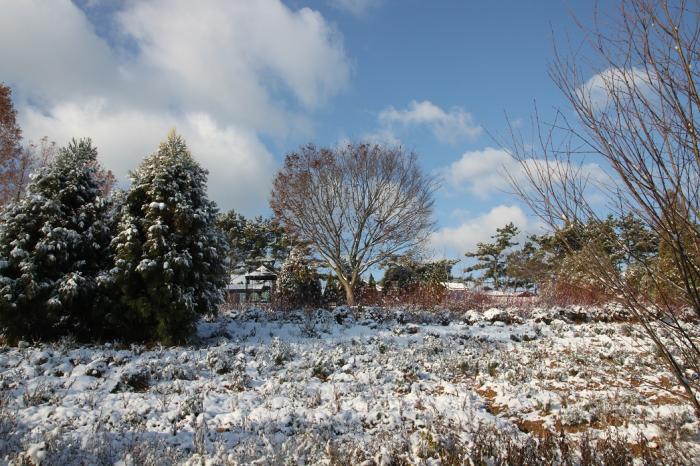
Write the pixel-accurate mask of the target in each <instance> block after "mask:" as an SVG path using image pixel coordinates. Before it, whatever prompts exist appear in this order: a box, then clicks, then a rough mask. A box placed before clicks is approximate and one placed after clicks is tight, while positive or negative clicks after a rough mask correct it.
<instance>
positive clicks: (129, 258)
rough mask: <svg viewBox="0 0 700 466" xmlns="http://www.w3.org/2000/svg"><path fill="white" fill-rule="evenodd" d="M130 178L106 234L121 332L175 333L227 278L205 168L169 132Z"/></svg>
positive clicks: (183, 331)
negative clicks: (112, 232) (110, 230)
mask: <svg viewBox="0 0 700 466" xmlns="http://www.w3.org/2000/svg"><path fill="white" fill-rule="evenodd" d="M131 178H132V180H131V181H132V184H131V188H130V189H129V191H128V193H127V195H126V199H125V202H124V206H123V207H122V209H121V213H120V218H119V224H118V227H117V232H116V236H115V238H114V240H113V241H112V248H113V250H114V254H115V260H114V269H113V270H112V274H113V275H114V285H115V287H116V290H117V293H116V294H117V296H119V299H118V303H117V309H118V311H119V312H120V313H121V316H120V318H119V319H118V320H119V321H121V324H122V325H125V326H126V327H125V329H124V331H123V332H121V333H125V334H126V333H128V334H130V335H132V336H133V337H135V338H136V339H139V340H141V339H157V340H159V341H162V342H164V343H172V342H178V341H182V340H184V339H185V338H186V337H188V336H190V335H191V334H192V333H193V331H194V325H195V322H196V320H197V318H199V316H201V315H204V314H212V313H215V312H216V310H217V306H218V304H219V303H220V302H221V301H222V299H223V296H222V291H221V290H222V289H223V287H224V286H225V285H226V279H227V275H226V270H225V266H224V265H225V264H224V260H225V255H226V251H227V246H226V242H225V239H224V237H223V235H222V234H221V232H220V230H218V229H217V228H216V227H215V220H216V215H217V209H216V206H215V204H214V203H213V202H211V201H209V200H208V199H207V195H206V180H207V172H206V170H204V169H203V168H201V167H200V166H199V165H198V164H197V162H195V160H194V159H193V158H192V155H191V154H190V151H189V150H188V149H187V146H186V145H185V142H184V141H183V140H182V138H181V137H180V136H178V135H176V134H175V133H174V132H173V133H171V134H170V135H169V136H168V139H167V140H166V141H165V142H163V143H162V144H161V145H160V147H159V149H158V151H157V152H156V153H155V154H153V155H151V156H150V157H148V158H146V159H145V160H144V161H143V163H142V164H141V166H140V167H139V168H138V169H136V170H135V171H134V172H133V173H132V175H131Z"/></svg>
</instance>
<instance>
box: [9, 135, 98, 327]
mask: <svg viewBox="0 0 700 466" xmlns="http://www.w3.org/2000/svg"><path fill="white" fill-rule="evenodd" d="M99 170H100V168H99V166H98V164H97V150H96V149H95V148H94V147H93V146H92V144H91V142H90V140H89V139H83V140H80V141H75V140H73V141H72V142H71V143H70V144H69V145H68V147H67V148H63V149H61V150H60V151H59V153H58V155H57V156H56V158H55V160H54V161H53V162H52V163H51V164H49V165H47V166H45V167H43V168H42V169H41V170H40V171H39V172H38V174H37V175H36V177H35V178H34V180H33V181H32V182H31V183H30V184H29V186H28V195H27V196H26V197H24V198H22V199H21V200H20V201H19V202H17V203H15V204H11V205H10V206H9V207H8V209H7V210H6V211H5V212H4V213H3V215H2V220H1V222H0V327H1V328H2V331H3V332H4V333H5V334H6V336H8V337H9V338H10V339H18V338H52V337H56V336H59V335H65V334H69V333H70V334H74V335H76V336H78V337H81V338H84V337H94V336H97V335H98V334H99V333H100V327H101V325H102V316H101V312H102V310H101V309H102V308H101V306H100V305H99V303H100V298H99V296H98V275H99V273H100V272H101V270H103V269H104V268H105V267H106V266H107V265H108V264H109V260H110V254H109V242H110V237H111V232H110V226H109V218H108V214H109V209H110V206H109V204H108V202H106V201H105V200H104V199H103V198H102V197H101V190H100V188H101V186H100V181H99V178H98V176H97V175H98V172H99Z"/></svg>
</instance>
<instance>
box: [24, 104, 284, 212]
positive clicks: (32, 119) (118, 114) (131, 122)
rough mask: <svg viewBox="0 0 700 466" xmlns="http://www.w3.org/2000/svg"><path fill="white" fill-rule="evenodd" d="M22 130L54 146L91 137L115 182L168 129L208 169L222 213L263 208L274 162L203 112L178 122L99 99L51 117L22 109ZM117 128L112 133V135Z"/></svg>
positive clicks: (246, 135) (245, 135)
mask: <svg viewBox="0 0 700 466" xmlns="http://www.w3.org/2000/svg"><path fill="white" fill-rule="evenodd" d="M21 123H22V126H23V127H24V128H25V131H27V132H28V133H31V134H45V135H47V136H48V137H49V138H50V139H52V140H55V141H68V140H70V138H72V137H91V138H92V140H93V141H94V143H95V145H96V146H97V149H98V151H99V154H100V158H101V159H102V160H106V161H109V166H110V168H111V169H112V170H114V172H115V174H116V175H117V176H118V177H119V179H121V180H126V179H127V175H128V171H129V170H130V169H133V168H134V167H136V166H137V165H138V164H139V163H140V162H141V160H142V159H143V158H144V157H145V156H147V155H149V154H151V153H153V152H155V151H156V149H157V148H158V144H159V143H160V142H161V141H162V140H163V139H164V138H165V136H166V135H167V133H168V131H169V129H171V128H176V129H177V131H178V133H180V134H182V135H183V137H184V138H185V140H186V141H187V144H188V146H189V148H190V150H191V151H192V154H193V155H194V156H195V158H196V159H197V160H198V161H199V162H200V163H201V164H202V165H203V166H204V167H205V168H207V169H208V170H209V195H210V196H211V197H212V198H213V199H215V200H216V201H217V203H218V204H219V207H221V208H223V209H230V208H236V210H240V211H242V212H244V213H247V214H252V213H256V212H260V211H261V210H262V209H264V208H265V205H266V202H267V196H268V194H269V192H270V187H271V186H270V174H271V173H273V172H274V169H275V161H274V158H273V157H272V155H271V154H270V153H269V152H268V151H267V149H266V148H265V146H264V145H263V144H262V143H260V141H259V140H258V138H257V136H256V135H255V134H254V133H252V132H250V131H248V130H245V129H243V128H239V127H236V126H227V127H221V126H219V125H218V124H217V123H216V122H215V121H214V120H213V119H212V118H211V117H210V116H209V115H207V114H205V113H188V114H185V115H182V116H179V117H173V116H170V115H167V114H153V113H144V112H141V111H137V110H133V109H115V108H110V106H109V104H108V103H107V102H106V101H104V100H99V99H96V100H91V101H89V102H87V103H86V104H84V105H78V104H75V103H72V102H68V103H65V104H58V105H56V106H55V107H54V108H53V111H52V113H51V114H43V113H41V112H38V111H36V110H35V109H31V108H30V109H27V111H26V112H24V113H23V114H22V119H21ZM115 128H118V130H115Z"/></svg>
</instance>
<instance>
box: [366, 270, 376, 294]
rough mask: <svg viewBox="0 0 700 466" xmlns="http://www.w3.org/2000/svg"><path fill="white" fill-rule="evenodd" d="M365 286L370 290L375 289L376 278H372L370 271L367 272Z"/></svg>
mask: <svg viewBox="0 0 700 466" xmlns="http://www.w3.org/2000/svg"><path fill="white" fill-rule="evenodd" d="M367 286H368V287H369V289H370V290H376V289H377V280H375V279H374V275H372V274H371V273H370V274H369V280H367Z"/></svg>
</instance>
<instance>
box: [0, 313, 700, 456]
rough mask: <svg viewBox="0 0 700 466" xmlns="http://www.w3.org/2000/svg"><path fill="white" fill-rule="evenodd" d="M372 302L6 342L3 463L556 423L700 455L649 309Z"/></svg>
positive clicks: (326, 451)
mask: <svg viewBox="0 0 700 466" xmlns="http://www.w3.org/2000/svg"><path fill="white" fill-rule="evenodd" d="M372 315H375V316H376V312H375V313H371V312H370V313H367V314H363V315H353V314H351V313H348V312H346V311H344V310H339V311H335V312H331V311H325V312H319V313H318V314H316V313H313V315H304V314H290V315H289V316H288V317H287V318H284V319H278V320H274V319H271V318H269V316H266V315H264V314H263V313H261V312H248V313H233V312H232V313H228V312H226V313H222V314H221V315H220V316H219V317H218V318H217V319H215V320H214V321H211V322H202V323H201V324H200V325H199V329H198V335H199V340H200V341H199V342H198V343H197V344H196V345H193V346H188V347H158V346H156V347H150V348H147V347H143V346H120V345H116V344H115V345H110V344H104V345H100V346H79V345H77V344H75V343H74V342H71V341H68V340H64V341H61V342H59V343H56V344H48V345H30V344H26V343H21V344H20V345H19V346H18V347H0V463H12V462H14V463H17V464H20V462H21V461H25V464H26V461H27V460H30V461H31V462H32V463H33V464H39V463H41V464H115V463H118V464H123V465H128V464H171V463H190V464H200V462H201V461H202V460H204V459H206V463H207V464H288V463H291V464H319V463H320V464H361V463H363V462H364V464H392V461H393V462H394V463H399V464H400V463H401V462H403V463H409V464H446V463H447V462H448V461H447V460H446V458H447V457H446V456H445V455H446V454H447V453H445V452H448V453H449V452H452V453H454V452H455V451H457V450H458V449H459V448H462V449H470V448H472V449H473V448H475V447H478V442H479V441H477V439H479V438H481V439H482V440H484V439H485V438H486V437H488V436H489V435H490V436H491V437H489V438H490V439H491V440H493V435H496V434H498V435H507V436H508V437H509V438H511V439H512V441H513V442H515V443H516V444H525V443H527V442H531V443H532V439H542V438H544V437H546V432H547V431H552V432H555V433H561V432H564V433H565V434H566V437H567V438H568V439H574V440H576V439H579V438H596V437H606V438H608V439H611V438H614V439H617V440H618V441H622V442H623V443H627V444H629V446H630V451H632V452H634V451H640V447H639V445H640V442H641V443H644V442H645V440H644V439H646V441H648V443H647V444H646V448H647V449H648V450H650V451H659V450H663V451H664V453H663V454H664V455H669V452H677V453H678V455H677V456H676V455H675V454H673V455H674V459H677V460H678V461H681V462H684V461H685V462H688V463H692V462H693V461H694V460H698V459H700V437H699V436H698V424H697V422H695V419H694V417H693V415H692V411H691V409H690V408H689V407H688V406H687V404H685V403H683V402H682V400H681V399H680V397H679V396H678V395H677V394H678V393H680V388H679V387H677V386H675V384H674V383H673V380H672V379H671V377H670V376H669V375H668V374H667V372H666V371H665V369H664V367H663V366H661V365H660V364H659V362H658V359H657V358H655V357H654V355H653V353H652V349H651V348H650V347H649V345H648V343H647V342H646V340H645V339H644V338H643V337H642V334H641V332H640V330H639V329H638V328H637V327H636V326H635V325H632V324H627V323H583V324H574V323H570V322H567V321H565V320H560V319H556V318H554V319H550V318H545V319H542V318H541V316H540V318H537V319H535V318H530V319H517V318H516V319H515V320H516V322H511V323H508V324H507V323H505V321H511V320H512V318H511V317H509V315H508V314H507V313H504V312H503V311H500V310H490V311H487V312H486V313H484V315H478V314H476V313H472V314H470V316H469V319H466V320H467V322H462V321H453V322H450V323H447V324H446V325H440V324H412V323H406V322H404V319H403V318H402V316H401V315H399V316H398V318H390V319H384V318H381V319H377V318H372ZM535 316H537V313H535ZM697 330H700V329H697ZM484 432H486V433H484ZM589 434H590V435H589ZM640 434H643V436H644V439H642V437H640ZM480 436H481V437H480ZM499 438H501V437H499ZM496 441H500V440H498V439H497V440H496ZM576 441H578V440H576ZM533 444H534V443H533ZM482 453H483V452H482ZM681 453H682V455H681ZM489 454H492V455H493V456H494V457H497V456H498V455H499V454H500V453H499V452H492V453H488V452H486V453H485V454H482V456H484V455H486V456H488V455H489ZM683 455H684V457H683ZM438 458H441V460H438ZM496 459H497V458H496ZM639 461H641V460H639Z"/></svg>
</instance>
